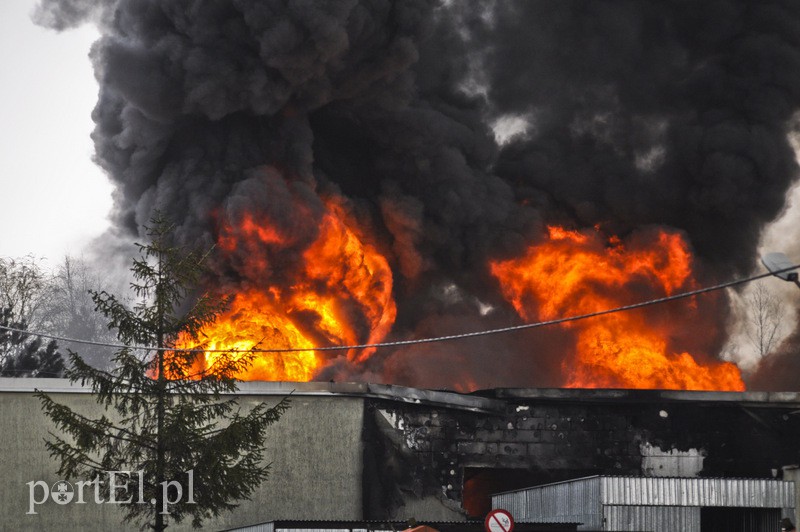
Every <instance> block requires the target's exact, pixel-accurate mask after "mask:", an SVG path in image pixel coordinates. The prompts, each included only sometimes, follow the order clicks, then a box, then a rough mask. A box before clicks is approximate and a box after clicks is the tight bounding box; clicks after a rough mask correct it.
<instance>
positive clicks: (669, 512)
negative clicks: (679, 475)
mask: <svg viewBox="0 0 800 532" xmlns="http://www.w3.org/2000/svg"><path fill="white" fill-rule="evenodd" d="M603 517H604V518H605V525H604V527H603V528H602V530H614V531H624V530H634V531H654V532H700V508H681V507H680V506H604V507H603Z"/></svg>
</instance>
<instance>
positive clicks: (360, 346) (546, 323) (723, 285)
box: [0, 264, 800, 353]
mask: <svg viewBox="0 0 800 532" xmlns="http://www.w3.org/2000/svg"><path fill="white" fill-rule="evenodd" d="M798 268H800V264H797V265H794V266H792V267H790V268H783V269H781V270H776V271H772V272H767V273H762V274H759V275H754V276H752V277H747V278H744V279H736V280H733V281H728V282H725V283H720V284H717V285H714V286H709V287H705V288H698V289H696V290H690V291H688V292H681V293H679V294H673V295H670V296H665V297H660V298H657V299H650V300H647V301H641V302H639V303H633V304H630V305H624V306H621V307H615V308H611V309H606V310H600V311H596V312H590V313H588V314H579V315H576V316H570V317H566V318H558V319H554V320H547V321H539V322H534V323H523V324H521V325H512V326H510V327H501V328H498V329H487V330H482V331H472V332H467V333H460V334H450V335H446V336H433V337H429V338H416V339H413V340H396V341H392V342H376V343H372V344H354V345H335V346H325V347H310V348H298V347H286V348H272V349H176V348H174V347H154V346H135V345H130V346H127V345H123V344H113V343H106V342H95V341H92V340H81V339H77V338H66V337H63V336H57V335H51V334H46V333H41V332H35V331H26V330H24V329H15V328H13V327H6V326H3V325H0V330H5V331H9V332H16V333H23V334H26V335H29V336H36V337H39V338H46V339H48V340H56V341H58V342H71V343H76V344H83V345H94V346H99V347H113V348H115V349H135V350H143V351H181V352H183V353H299V352H306V351H349V350H351V349H372V348H376V349H377V348H381V347H400V346H406V345H417V344H431V343H437V342H447V341H451V340H461V339H464V338H475V337H477V336H489V335H492V334H503V333H508V332H514V331H521V330H524V329H536V328H539V327H547V326H551V325H560V324H562V323H569V322H573V321H579V320H585V319H588V318H595V317H598V316H605V315H607V314H614V313H616V312H625V311H628V310H634V309H639V308H643V307H648V306H652V305H658V304H661V303H667V302H669V301H675V300H678V299H685V298H688V297H693V296H696V295H700V294H706V293H708V292H714V291H716V290H722V289H724V288H730V287H733V286H738V285H742V284H746V283H749V282H752V281H757V280H759V279H763V278H765V277H770V276H773V275H777V274H779V273H786V272H790V271H792V270H796V269H798Z"/></svg>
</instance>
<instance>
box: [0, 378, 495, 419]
mask: <svg viewBox="0 0 800 532" xmlns="http://www.w3.org/2000/svg"><path fill="white" fill-rule="evenodd" d="M36 391H42V392H46V393H91V392H92V388H91V387H90V386H82V385H80V384H73V383H70V381H69V380H68V379H45V378H14V377H0V392H5V393H9V392H10V393H33V392H36ZM289 394H291V395H293V396H302V397H305V396H339V397H366V398H372V399H382V400H388V401H397V402H403V403H409V404H426V405H433V406H439V407H442V408H450V409H457V410H468V411H472V412H486V413H502V412H504V411H505V406H506V402H505V401H503V400H501V399H494V398H491V397H480V396H477V395H468V394H463V393H458V392H452V391H446V390H426V389H421V388H409V387H406V386H396V385H392V384H374V383H366V382H284V381H274V382H273V381H246V382H240V383H239V391H238V392H237V395H267V396H286V395H289Z"/></svg>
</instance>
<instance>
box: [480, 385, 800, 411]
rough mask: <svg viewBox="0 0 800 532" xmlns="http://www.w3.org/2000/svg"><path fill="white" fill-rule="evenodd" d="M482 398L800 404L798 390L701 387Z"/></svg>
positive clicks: (520, 392) (529, 391) (519, 391)
mask: <svg viewBox="0 0 800 532" xmlns="http://www.w3.org/2000/svg"><path fill="white" fill-rule="evenodd" d="M476 393H478V394H479V395H482V396H484V397H493V398H496V399H502V400H506V401H543V402H547V401H557V402H560V403H563V402H570V401H575V402H598V403H614V402H625V403H635V402H642V403H653V402H673V403H681V402H689V403H693V404H698V403H740V404H747V405H749V406H758V405H760V404H761V405H767V404H769V405H775V404H776V403H777V404H780V403H784V404H786V405H787V406H798V407H800V393H798V392H718V391H700V390H626V389H609V388H596V389H594V388H495V389H493V390H485V391H481V392H476Z"/></svg>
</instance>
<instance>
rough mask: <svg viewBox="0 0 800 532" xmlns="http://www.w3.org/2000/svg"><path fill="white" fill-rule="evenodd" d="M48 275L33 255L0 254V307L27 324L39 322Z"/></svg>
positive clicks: (45, 296)
mask: <svg viewBox="0 0 800 532" xmlns="http://www.w3.org/2000/svg"><path fill="white" fill-rule="evenodd" d="M47 281H48V279H47V274H46V273H45V271H44V270H43V268H42V267H41V266H40V265H39V263H38V262H37V261H36V259H34V257H33V256H31V255H28V256H26V257H22V258H10V257H0V308H5V309H8V310H9V312H10V313H11V314H12V315H13V317H14V319H15V320H16V321H19V322H25V323H26V324H27V325H28V326H31V327H33V326H35V325H37V324H38V318H39V310H40V308H41V307H42V305H43V304H44V302H45V301H46V299H47V296H48V294H47V284H48V282H47Z"/></svg>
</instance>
